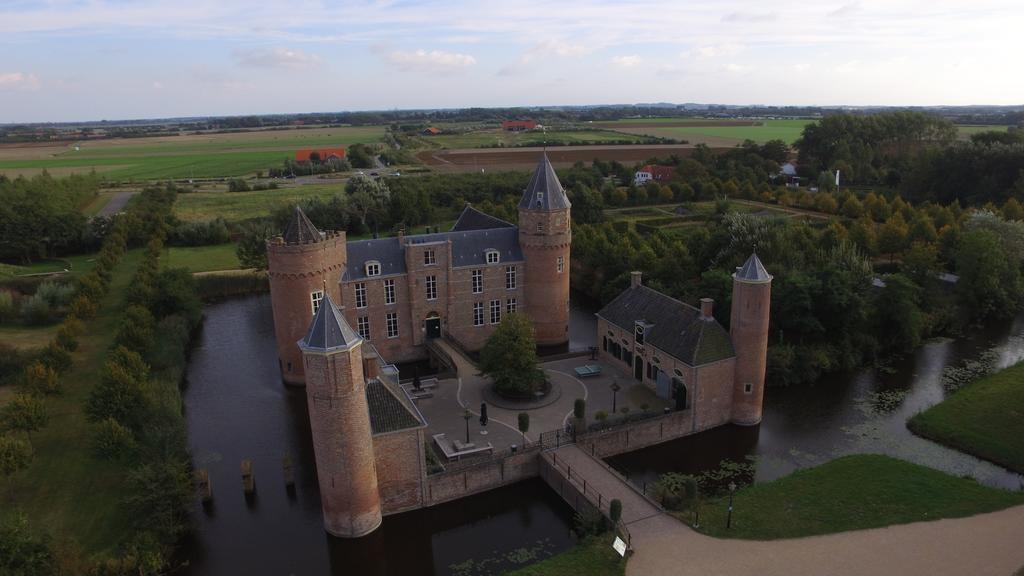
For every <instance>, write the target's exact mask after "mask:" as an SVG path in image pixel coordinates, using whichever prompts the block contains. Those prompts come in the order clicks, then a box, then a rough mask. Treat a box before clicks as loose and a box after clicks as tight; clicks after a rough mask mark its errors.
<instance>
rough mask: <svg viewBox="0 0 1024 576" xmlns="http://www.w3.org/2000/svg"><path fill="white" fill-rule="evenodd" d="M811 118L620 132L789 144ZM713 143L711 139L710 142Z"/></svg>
mask: <svg viewBox="0 0 1024 576" xmlns="http://www.w3.org/2000/svg"><path fill="white" fill-rule="evenodd" d="M811 122H813V121H812V120H762V121H761V124H760V125H758V126H697V125H695V126H650V127H634V128H626V127H623V128H621V130H622V131H623V132H629V133H632V134H646V135H649V136H657V137H661V138H674V139H677V140H689V141H690V142H691V143H694V144H696V143H698V142H703V141H705V138H714V139H718V140H719V141H720V142H718V143H725V142H732V143H735V144H739V143H741V142H743V141H744V140H753V141H754V142H759V143H764V142H767V141H769V140H782V141H784V142H786V143H788V144H793V143H794V142H796V140H797V138H799V137H800V134H801V133H802V132H803V129H804V126H806V125H807V124H810V123H811ZM712 143H713V142H712Z"/></svg>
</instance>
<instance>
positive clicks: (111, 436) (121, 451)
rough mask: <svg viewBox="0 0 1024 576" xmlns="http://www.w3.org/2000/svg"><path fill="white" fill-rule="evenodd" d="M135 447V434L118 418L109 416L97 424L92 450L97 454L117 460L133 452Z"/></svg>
mask: <svg viewBox="0 0 1024 576" xmlns="http://www.w3.org/2000/svg"><path fill="white" fill-rule="evenodd" d="M135 447H136V443H135V435H134V434H132V431H131V430H130V429H128V428H127V427H125V426H124V425H123V424H121V423H120V422H118V421H117V420H115V419H113V418H107V419H105V420H103V421H102V422H100V423H99V425H97V426H96V432H95V434H94V435H93V438H92V450H93V453H94V454H96V456H98V457H100V458H103V459H107V460H117V459H119V458H124V457H127V456H129V455H130V454H132V453H133V452H134V450H135Z"/></svg>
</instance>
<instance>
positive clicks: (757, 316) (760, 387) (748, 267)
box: [729, 254, 772, 426]
mask: <svg viewBox="0 0 1024 576" xmlns="http://www.w3.org/2000/svg"><path fill="white" fill-rule="evenodd" d="M732 278H733V280H732V316H731V319H730V322H729V334H730V336H732V345H733V348H734V349H735V350H736V364H735V368H734V369H735V373H734V374H735V379H734V381H733V396H732V421H733V423H734V424H740V425H743V426H752V425H754V424H757V423H759V422H760V421H761V412H762V406H763V403H764V375H765V369H766V367H767V362H768V322H769V318H770V316H771V303H772V275H771V274H769V273H768V271H767V270H765V268H764V264H761V259H760V258H758V257H757V254H751V255H750V257H749V258H747V261H746V262H745V263H744V264H743V266H740V267H738V268H736V272H735V273H734V274H733V275H732Z"/></svg>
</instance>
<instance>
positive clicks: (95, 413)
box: [85, 362, 146, 429]
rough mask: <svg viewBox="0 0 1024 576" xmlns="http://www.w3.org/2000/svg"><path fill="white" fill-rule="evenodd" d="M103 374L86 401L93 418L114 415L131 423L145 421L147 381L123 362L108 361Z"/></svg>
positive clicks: (102, 418) (87, 413)
mask: <svg viewBox="0 0 1024 576" xmlns="http://www.w3.org/2000/svg"><path fill="white" fill-rule="evenodd" d="M104 372H105V373H104V374H103V377H102V378H101V379H100V381H99V383H98V384H97V385H96V387H95V388H93V390H92V392H91V393H90V394H89V399H88V400H87V401H86V405H85V413H86V415H87V416H88V417H89V419H90V420H91V421H93V422H102V421H104V420H106V419H107V418H113V419H115V420H117V421H118V422H122V423H125V424H128V425H132V428H133V429H134V428H135V426H134V425H138V424H141V420H142V412H143V408H144V407H145V402H146V395H145V390H144V386H145V382H142V381H139V380H137V379H136V378H135V375H134V374H132V373H131V372H129V371H128V370H127V369H125V368H124V367H123V366H121V365H119V364H115V363H113V362H107V364H106V366H105V369H104Z"/></svg>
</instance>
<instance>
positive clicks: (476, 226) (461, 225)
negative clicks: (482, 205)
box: [452, 204, 515, 232]
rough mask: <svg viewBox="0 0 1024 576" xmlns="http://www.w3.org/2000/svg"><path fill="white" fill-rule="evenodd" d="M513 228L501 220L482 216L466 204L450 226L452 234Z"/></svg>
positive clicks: (486, 215) (488, 215)
mask: <svg viewBox="0 0 1024 576" xmlns="http://www.w3.org/2000/svg"><path fill="white" fill-rule="evenodd" d="M514 226H515V225H514V224H512V223H511V222H505V221H504V220H502V219H501V218H495V217H494V216H491V215H490V214H484V213H483V212H481V211H479V210H477V209H476V208H473V207H472V206H470V205H469V204H466V207H465V208H463V209H462V214H459V219H458V220H456V221H455V225H454V226H452V232H467V231H469V230H490V229H491V228H513V227H514Z"/></svg>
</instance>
